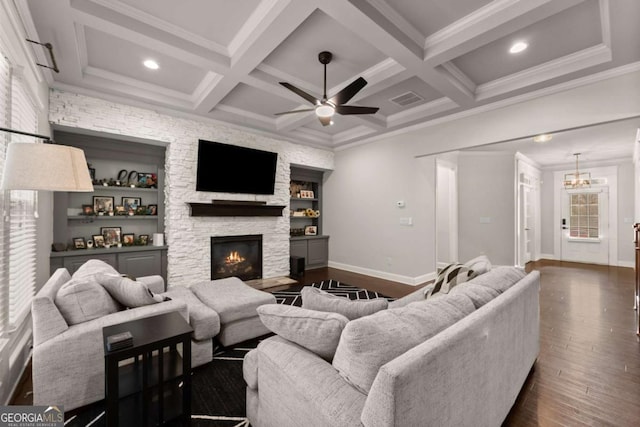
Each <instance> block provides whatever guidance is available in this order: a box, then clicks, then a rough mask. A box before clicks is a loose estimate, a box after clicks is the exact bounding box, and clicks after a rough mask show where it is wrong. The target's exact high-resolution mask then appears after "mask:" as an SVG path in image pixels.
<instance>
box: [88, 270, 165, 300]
mask: <svg viewBox="0 0 640 427" xmlns="http://www.w3.org/2000/svg"><path fill="white" fill-rule="evenodd" d="M95 277H96V280H97V281H98V283H100V284H101V285H102V286H103V287H104V288H105V289H106V290H107V292H109V295H111V296H112V297H113V298H114V299H115V300H116V301H118V302H119V303H120V304H122V305H124V306H125V307H142V306H145V305H149V304H155V303H158V302H162V301H163V300H164V298H163V297H161V296H159V295H157V296H156V295H153V292H151V291H150V290H149V288H147V285H145V284H144V283H142V282H137V281H135V280H131V279H129V278H128V277H122V276H120V275H119V274H97V275H96V276H95Z"/></svg>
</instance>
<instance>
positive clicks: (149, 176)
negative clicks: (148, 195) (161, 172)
mask: <svg viewBox="0 0 640 427" xmlns="http://www.w3.org/2000/svg"><path fill="white" fill-rule="evenodd" d="M157 181H158V178H157V175H156V174H155V173H150V172H138V184H137V186H138V187H142V188H153V187H155V186H157V185H158V182H157Z"/></svg>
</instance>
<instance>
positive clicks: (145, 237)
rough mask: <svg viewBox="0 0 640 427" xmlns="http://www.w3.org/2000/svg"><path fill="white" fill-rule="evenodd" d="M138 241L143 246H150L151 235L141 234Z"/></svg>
mask: <svg viewBox="0 0 640 427" xmlns="http://www.w3.org/2000/svg"><path fill="white" fill-rule="evenodd" d="M138 241H139V242H140V244H141V245H143V246H145V245H148V244H149V235H148V234H141V235H140V236H138Z"/></svg>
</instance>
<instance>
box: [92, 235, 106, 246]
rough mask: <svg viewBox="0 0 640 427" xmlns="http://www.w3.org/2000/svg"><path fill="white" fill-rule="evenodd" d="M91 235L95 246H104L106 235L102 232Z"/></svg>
mask: <svg viewBox="0 0 640 427" xmlns="http://www.w3.org/2000/svg"><path fill="white" fill-rule="evenodd" d="M91 237H93V246H95V247H96V248H104V237H103V236H102V235H101V234H94V235H93V236H91Z"/></svg>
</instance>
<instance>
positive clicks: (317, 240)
mask: <svg viewBox="0 0 640 427" xmlns="http://www.w3.org/2000/svg"><path fill="white" fill-rule="evenodd" d="M290 243H291V244H290V248H289V251H290V253H291V256H298V257H304V261H305V264H304V265H305V269H307V270H309V269H313V268H320V267H326V266H327V265H328V264H329V236H302V237H292V238H291V241H290Z"/></svg>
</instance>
